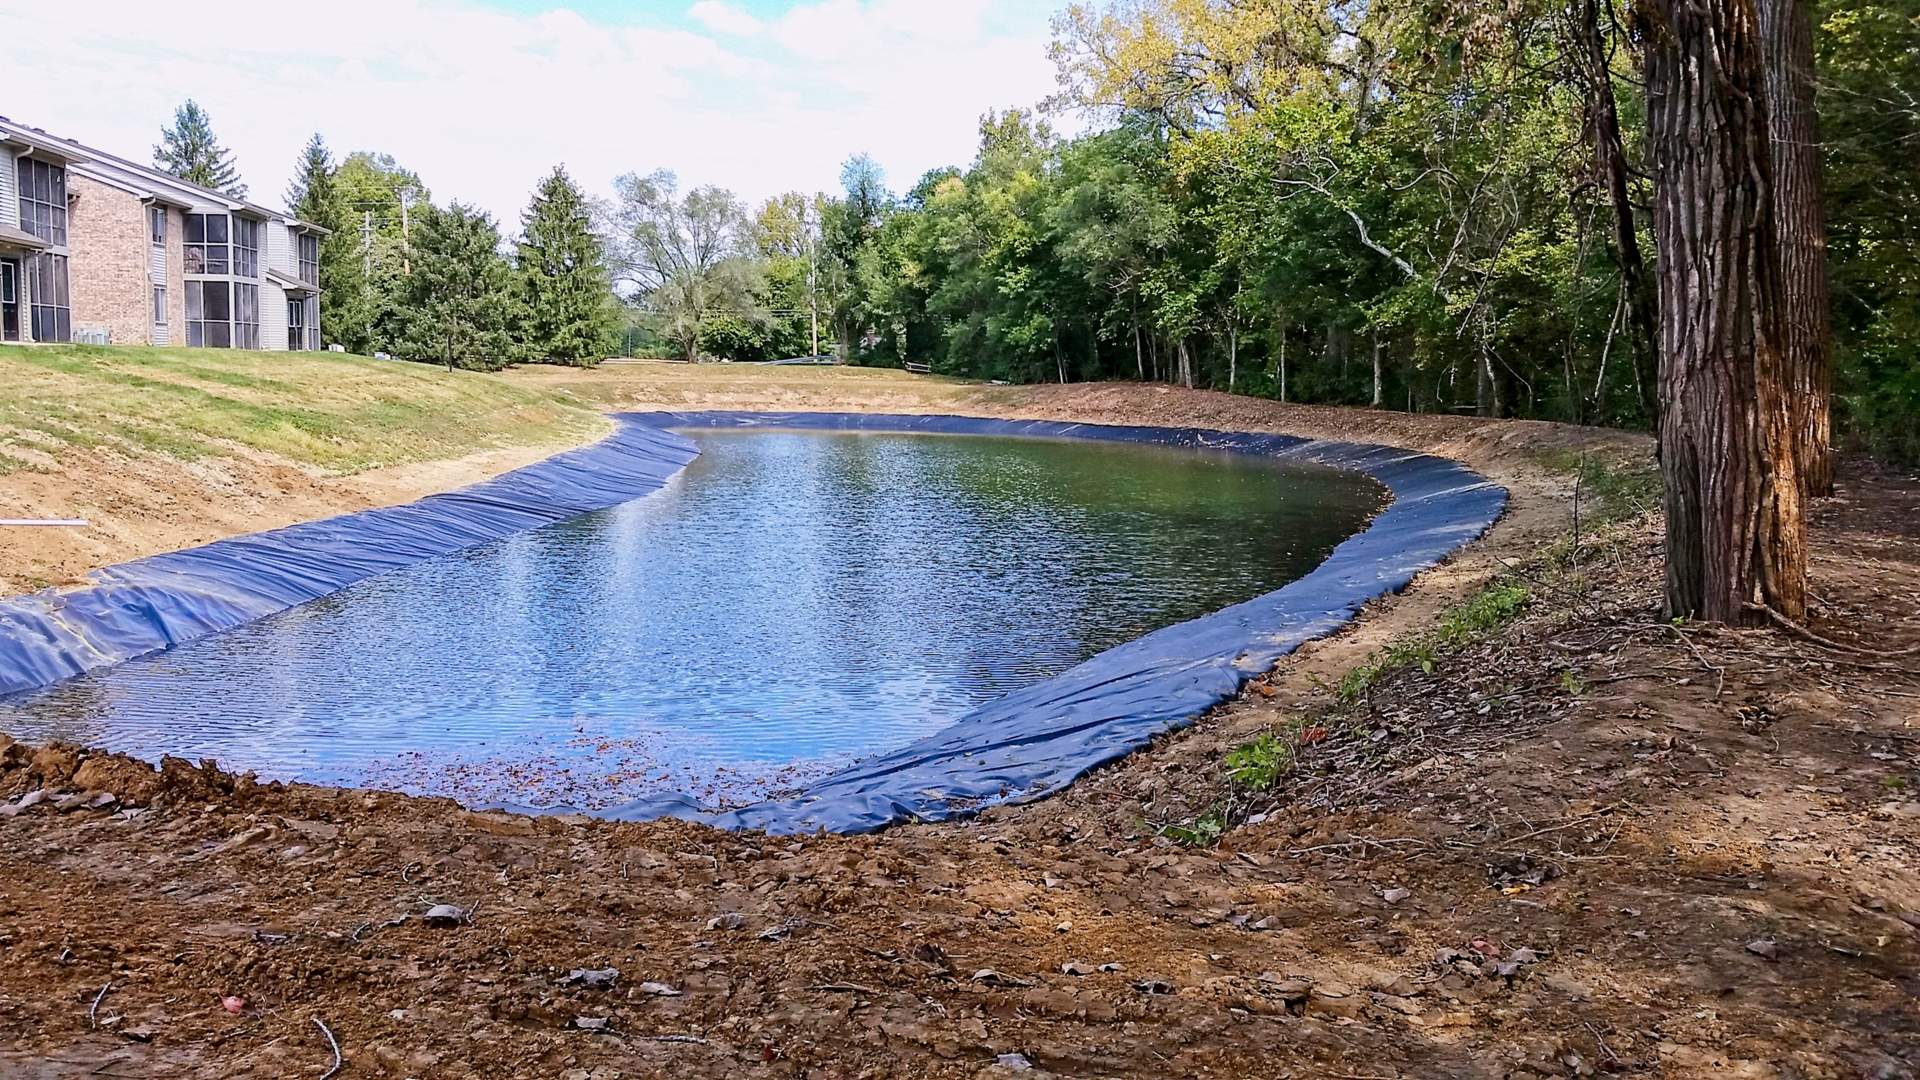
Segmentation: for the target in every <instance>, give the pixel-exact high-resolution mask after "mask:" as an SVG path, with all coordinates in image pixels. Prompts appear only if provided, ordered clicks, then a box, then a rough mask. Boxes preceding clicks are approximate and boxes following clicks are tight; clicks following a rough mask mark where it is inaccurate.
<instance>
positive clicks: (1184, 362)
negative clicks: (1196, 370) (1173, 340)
mask: <svg viewBox="0 0 1920 1080" xmlns="http://www.w3.org/2000/svg"><path fill="white" fill-rule="evenodd" d="M1179 350H1180V385H1181V386H1184V387H1186V388H1187V389H1189V390H1191V389H1193V354H1192V353H1190V352H1188V351H1187V339H1186V338H1184V337H1183V338H1181V339H1180V342H1179Z"/></svg>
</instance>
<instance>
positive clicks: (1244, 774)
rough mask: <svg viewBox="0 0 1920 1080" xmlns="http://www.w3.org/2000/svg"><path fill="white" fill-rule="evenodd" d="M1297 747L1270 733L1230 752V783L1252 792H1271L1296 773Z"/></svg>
mask: <svg viewBox="0 0 1920 1080" xmlns="http://www.w3.org/2000/svg"><path fill="white" fill-rule="evenodd" d="M1293 747H1294V744H1293V742H1292V741H1291V740H1283V739H1281V738H1280V737H1279V736H1277V735H1275V734H1274V733H1273V732H1267V733H1266V734H1263V735H1261V736H1260V737H1259V738H1257V739H1255V740H1253V741H1252V742H1250V743H1247V744H1245V745H1243V746H1239V747H1236V748H1235V749H1233V750H1230V751H1228V752H1227V756H1226V758H1225V759H1224V762H1223V764H1225V765H1226V768H1227V779H1228V780H1231V781H1232V782H1233V783H1234V784H1236V785H1238V786H1240V787H1242V788H1245V789H1247V790H1248V791H1271V790H1272V789H1273V786H1274V785H1275V784H1276V783H1279V781H1280V778H1281V777H1283V776H1285V775H1286V774H1287V773H1288V772H1290V771H1291V770H1292V769H1293V762H1294V752H1293Z"/></svg>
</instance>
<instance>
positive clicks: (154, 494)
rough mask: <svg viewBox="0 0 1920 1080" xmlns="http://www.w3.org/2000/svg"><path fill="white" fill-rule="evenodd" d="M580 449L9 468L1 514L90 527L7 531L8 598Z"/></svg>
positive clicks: (115, 457)
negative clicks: (352, 466)
mask: <svg viewBox="0 0 1920 1080" xmlns="http://www.w3.org/2000/svg"><path fill="white" fill-rule="evenodd" d="M597 437H598V435H597V434H596V435H594V436H592V437H589V438H587V439H585V440H581V441H583V442H591V441H593V438H597ZM574 445H578V443H550V444H546V445H542V446H517V447H511V448H505V449H495V450H486V451H482V452H480V453H476V454H471V455H467V456H465V457H461V458H457V459H454V460H451V461H431V462H416V463H412V464H407V465H395V466H391V467H388V468H384V469H371V470H368V471H366V472H361V473H355V474H353V475H350V476H327V475H324V474H321V473H318V472H316V471H314V470H311V469H303V468H300V467H298V466H295V465H292V464H289V463H287V462H283V461H275V460H272V459H270V458H267V457H265V456H263V455H258V454H248V453H242V452H238V451H236V452H235V454H234V455H233V456H231V457H226V458H219V459H212V460H202V461H196V462H186V463H183V462H177V461H173V460H170V459H166V458H156V457H137V456H133V455H129V454H123V453H117V452H113V451H97V452H91V453H87V454H85V455H79V456H76V457H75V458H74V459H72V460H69V461H66V462H63V463H62V464H61V465H60V466H59V467H58V468H56V469H53V470H51V471H47V472H25V471H22V472H15V473H9V474H6V475H4V476H0V516H6V517H12V516H23V517H41V518H80V519H83V520H85V521H87V522H88V524H87V526H86V527H85V528H79V529H74V528H0V595H5V594H7V593H10V592H25V591H29V590H32V589H41V588H46V587H48V586H50V585H51V586H66V585H76V584H82V583H83V581H84V577H85V575H86V573H87V572H88V571H89V570H97V569H99V568H101V567H103V566H111V565H113V564H115V563H121V562H126V561H127V560H129V559H137V558H140V557H141V556H143V555H155V554H158V553H160V552H163V551H175V550H178V549H180V548H187V547H194V546H196V545H199V544H204V543H207V542H208V541H211V540H218V539H221V538H222V537H227V536H234V535H237V534H240V533H249V532H259V531H261V530H264V529H277V528H280V527H282V526H285V525H292V524H294V523H296V522H301V521H312V520H314V519H316V518H324V517H332V516H333V515H335V514H345V513H351V512H352V511H355V510H366V509H369V508H371V507H375V506H391V505H394V504H397V503H405V502H412V501H413V500H415V499H418V498H420V497H421V496H423V495H431V494H432V493H434V492H436V491H446V490H449V489H451V488H457V487H462V486H465V485H467V484H472V483H476V482H478V481H481V480H485V479H487V478H488V477H490V476H496V475H498V474H500V473H503V472H507V471H508V470H511V469H517V468H519V467H520V466H522V465H530V464H532V463H533V462H536V461H539V460H540V459H542V458H545V457H549V456H551V455H553V454H556V453H558V452H560V451H562V450H566V449H569V448H570V447H571V446H574Z"/></svg>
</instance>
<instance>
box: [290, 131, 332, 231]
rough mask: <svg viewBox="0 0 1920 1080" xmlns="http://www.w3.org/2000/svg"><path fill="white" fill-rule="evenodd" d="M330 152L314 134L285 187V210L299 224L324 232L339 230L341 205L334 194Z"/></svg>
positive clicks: (316, 133) (321, 139)
mask: <svg viewBox="0 0 1920 1080" xmlns="http://www.w3.org/2000/svg"><path fill="white" fill-rule="evenodd" d="M333 173H334V165H333V153H332V151H330V150H328V149H327V140H325V139H323V138H321V137H320V133H319V132H317V131H316V132H314V133H313V137H312V138H310V139H308V140H307V147H306V149H305V150H302V151H301V152H300V162H299V164H298V165H295V166H294V171H293V180H292V181H291V182H289V183H288V184H287V209H288V210H289V211H291V212H292V213H293V216H295V217H297V218H299V219H300V220H302V221H307V222H312V223H313V224H315V225H318V226H320V227H321V228H323V229H328V230H332V231H337V230H338V229H339V228H340V206H339V203H338V201H337V200H335V198H334V194H333Z"/></svg>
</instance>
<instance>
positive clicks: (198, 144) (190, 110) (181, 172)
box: [153, 98, 247, 199]
mask: <svg viewBox="0 0 1920 1080" xmlns="http://www.w3.org/2000/svg"><path fill="white" fill-rule="evenodd" d="M153 166H154V168H156V169H161V170H164V171H166V172H170V173H172V174H173V175H175V176H177V177H179V178H180V179H182V180H185V181H187V182H188V183H192V184H199V185H200V186H201V187H204V188H212V189H213V190H215V191H221V192H225V193H226V194H228V195H231V196H233V197H234V198H236V199H244V198H246V197H247V185H245V184H243V183H241V182H240V170H239V169H238V168H237V167H236V166H235V165H234V163H233V154H232V153H231V152H230V151H228V150H227V149H226V148H225V147H223V146H221V145H220V142H219V140H218V139H216V138H214V135H213V118H212V117H210V116H208V115H207V111H206V110H205V109H202V108H201V107H200V106H199V104H198V103H197V102H195V101H194V100H193V99H192V98H188V99H187V100H186V101H185V102H184V103H182V104H181V106H180V107H179V108H178V109H175V110H174V112H173V126H172V127H165V128H161V129H160V141H159V142H158V143H156V144H155V145H154V147H153Z"/></svg>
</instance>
